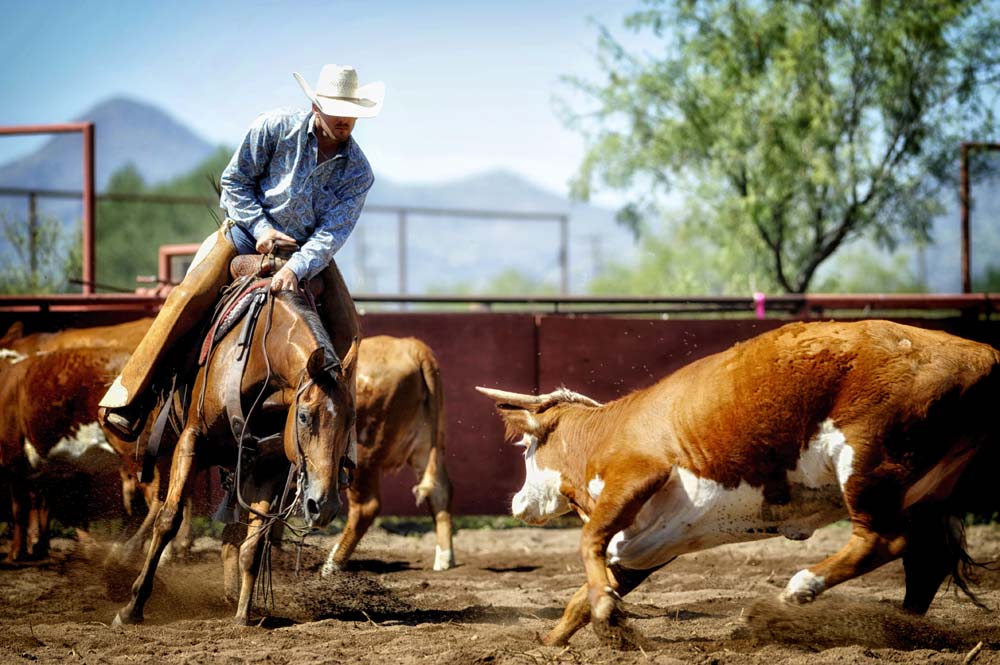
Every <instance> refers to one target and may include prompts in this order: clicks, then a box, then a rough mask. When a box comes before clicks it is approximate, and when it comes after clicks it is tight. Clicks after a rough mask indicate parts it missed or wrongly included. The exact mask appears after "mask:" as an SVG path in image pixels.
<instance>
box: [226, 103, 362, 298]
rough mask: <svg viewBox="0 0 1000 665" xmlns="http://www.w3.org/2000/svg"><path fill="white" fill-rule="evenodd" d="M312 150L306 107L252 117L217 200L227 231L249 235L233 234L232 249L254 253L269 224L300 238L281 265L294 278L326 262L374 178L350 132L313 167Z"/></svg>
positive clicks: (342, 239)
mask: <svg viewBox="0 0 1000 665" xmlns="http://www.w3.org/2000/svg"><path fill="white" fill-rule="evenodd" d="M317 149H318V140H317V138H316V134H315V132H314V131H313V115H312V113H311V112H306V111H297V110H277V111H269V112H267V113H264V114H262V115H261V116H259V117H258V118H257V119H256V120H255V121H254V123H253V125H252V126H251V127H250V131H248V132H247V135H246V138H244V139H243V144H242V145H240V147H239V149H238V150H237V151H236V153H235V154H234V155H233V158H232V160H230V162H229V166H227V167H226V169H225V171H223V172H222V182H221V184H222V198H221V202H220V205H221V206H222V208H223V209H224V210H225V211H226V215H227V216H228V217H229V219H231V220H232V221H233V222H235V223H236V226H237V228H236V229H234V231H239V230H242V231H244V232H246V234H249V235H250V236H253V239H254V241H253V242H250V238H247V237H243V238H239V236H245V235H246V234H244V233H234V234H233V239H234V241H236V245H237V249H238V250H239V251H240V253H252V252H254V251H255V250H254V245H255V244H256V239H258V238H260V236H261V234H263V233H264V232H265V231H266V230H267V229H270V228H274V229H277V230H279V231H282V232H283V233H287V234H288V235H290V236H291V237H293V238H295V240H296V241H298V243H299V250H298V251H297V252H295V254H293V255H292V257H291V258H290V259H289V260H288V264H287V265H288V267H289V268H290V269H291V270H292V271H293V272H294V273H295V275H296V276H297V277H298V278H299V279H308V278H310V277H313V276H314V275H316V274H318V273H319V272H320V271H322V270H323V269H324V268H325V267H326V266H327V265H329V263H330V261H331V260H332V259H333V255H334V254H336V253H337V250H339V249H340V248H341V247H342V246H343V245H344V243H345V242H346V241H347V237H348V236H349V235H351V231H353V230H354V225H355V224H356V223H357V221H358V216H359V215H360V214H361V208H362V206H364V203H365V197H366V196H367V195H368V190H369V189H371V186H372V183H373V182H374V181H375V177H374V175H373V174H372V170H371V166H369V164H368V160H367V159H366V158H365V156H364V153H362V152H361V148H360V147H359V146H358V144H357V142H356V141H355V140H354V138H353V137H351V138H350V139H348V142H347V145H346V146H345V147H344V149H343V150H341V152H340V153H339V154H337V155H336V156H334V157H332V158H330V159H328V160H326V161H325V162H323V163H322V164H320V165H319V166H317V165H316V157H317ZM241 241H242V242H241ZM247 247H249V249H247Z"/></svg>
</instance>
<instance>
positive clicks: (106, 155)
mask: <svg viewBox="0 0 1000 665" xmlns="http://www.w3.org/2000/svg"><path fill="white" fill-rule="evenodd" d="M74 121H78V122H82V121H90V122H93V123H94V126H95V130H94V140H95V144H96V147H95V155H94V159H95V162H96V164H95V167H96V169H95V174H94V178H95V180H96V183H97V188H98V189H99V190H100V189H103V188H104V187H105V185H107V182H108V179H109V178H110V177H111V174H112V173H114V172H115V171H117V170H118V169H120V168H122V167H123V166H125V165H126V164H128V163H129V162H131V163H132V164H134V165H135V166H136V168H138V170H139V172H140V173H141V174H142V175H143V178H145V179H146V181H147V182H149V183H155V182H161V181H163V180H167V179H169V178H173V177H175V176H177V175H180V174H182V173H186V172H187V171H190V170H191V169H192V168H194V167H195V166H197V165H198V164H199V163H200V162H202V161H203V160H204V159H205V158H207V157H208V156H209V155H210V154H211V153H212V151H213V150H214V149H215V146H213V145H212V144H210V143H208V142H207V141H205V140H204V139H202V138H201V137H199V136H198V135H197V134H195V133H194V132H192V131H191V130H189V129H188V128H186V127H184V126H183V125H182V124H180V123H179V122H177V121H176V120H174V119H173V118H172V117H170V115H168V114H167V113H165V112H164V111H162V110H160V109H159V108H157V107H155V106H152V105H150V104H146V103H144V102H140V101H136V100H134V99H128V98H124V97H115V98H112V99H109V100H107V101H104V102H101V103H100V104H98V105H97V106H95V107H93V108H92V109H90V110H88V111H85V112H84V113H82V114H80V116H79V117H77V118H74ZM82 147H83V144H82V139H81V137H80V135H79V134H57V135H54V136H53V137H52V138H51V139H49V140H48V141H46V142H45V143H44V144H42V146H41V147H40V148H38V150H36V151H35V152H33V153H31V154H29V155H26V156H24V157H21V158H19V159H15V160H13V161H11V162H8V163H7V164H3V165H0V187H2V186H6V187H33V188H38V189H73V190H78V189H79V188H80V183H81V181H82V180H83V170H82V169H83V162H82V155H83V153H82Z"/></svg>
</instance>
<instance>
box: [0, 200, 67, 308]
mask: <svg viewBox="0 0 1000 665" xmlns="http://www.w3.org/2000/svg"><path fill="white" fill-rule="evenodd" d="M66 235H67V234H66V232H65V231H64V230H63V229H62V226H61V225H60V223H59V220H58V219H56V218H55V217H51V216H48V215H41V216H39V218H38V219H37V221H36V224H35V228H34V230H33V231H32V230H31V229H30V228H29V225H28V221H27V220H26V219H18V218H15V217H12V216H9V215H7V214H5V213H2V212H0V237H2V238H3V240H4V241H5V242H6V244H7V245H8V246H9V247H10V254H9V256H8V257H7V260H5V261H4V263H3V266H2V268H0V293H3V294H16V293H59V292H64V291H66V289H67V286H68V284H67V281H68V279H69V278H74V277H75V278H79V276H80V273H81V261H80V249H79V247H80V238H79V235H78V236H77V238H76V244H75V245H73V244H71V240H70V239H69V238H67V237H66Z"/></svg>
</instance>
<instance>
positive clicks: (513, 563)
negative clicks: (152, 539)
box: [0, 525, 1000, 665]
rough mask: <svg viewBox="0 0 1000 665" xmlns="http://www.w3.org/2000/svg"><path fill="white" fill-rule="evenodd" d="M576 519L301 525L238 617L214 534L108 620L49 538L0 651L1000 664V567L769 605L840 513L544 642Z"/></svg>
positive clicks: (22, 587)
mask: <svg viewBox="0 0 1000 665" xmlns="http://www.w3.org/2000/svg"><path fill="white" fill-rule="evenodd" d="M578 533H579V532H578V530H576V529H530V528H519V529H509V530H495V531H490V530H462V531H459V532H458V533H457V534H456V537H455V551H456V558H457V560H458V566H457V567H456V568H454V569H452V570H450V571H445V572H438V573H435V572H432V571H431V569H430V568H431V563H432V561H433V551H434V545H433V536H432V534H430V533H425V534H419V535H415V536H414V535H397V534H394V533H390V532H389V531H386V530H384V529H382V528H379V527H376V528H374V529H373V530H372V532H371V533H369V535H368V536H366V538H365V539H364V540H363V541H362V543H361V546H360V548H359V550H358V552H357V553H356V555H355V558H354V561H353V568H352V569H351V570H349V571H347V572H344V573H339V574H337V575H336V576H334V577H332V578H328V579H321V578H320V577H319V572H318V571H319V567H320V565H321V564H322V562H323V560H324V558H325V554H326V552H327V550H328V548H329V547H330V546H331V545H332V544H333V542H335V537H333V536H322V537H319V536H317V537H310V538H309V539H307V540H306V543H305V545H304V547H303V548H302V549H301V551H299V550H297V548H296V547H295V546H292V545H286V546H285V548H284V550H283V551H280V552H279V551H276V552H274V553H273V557H272V558H273V562H274V565H273V579H272V582H273V589H274V595H273V602H274V606H273V609H272V610H271V611H270V616H269V617H267V618H265V619H263V620H261V621H260V622H255V623H259V625H255V626H253V627H250V628H244V627H237V626H234V625H233V624H232V623H231V621H230V616H231V615H232V609H231V608H229V607H228V606H227V605H226V603H225V602H224V601H223V600H222V570H221V565H220V564H219V558H218V556H219V542H218V541H217V540H214V539H211V538H201V539H199V540H198V541H197V542H196V546H195V552H194V554H193V556H192V558H191V559H190V560H189V561H187V562H176V563H171V564H166V565H164V566H162V567H161V570H160V573H159V576H158V582H157V586H156V589H155V591H154V595H153V598H152V600H151V601H150V603H149V605H148V606H147V609H146V623H145V624H143V625H141V626H126V627H123V628H113V627H111V621H112V619H113V617H114V616H115V612H116V611H117V609H118V608H119V607H120V606H121V605H122V603H120V602H113V601H111V600H109V599H108V598H107V597H106V594H105V587H104V581H103V579H102V574H101V569H100V566H99V565H97V564H96V563H94V562H92V561H91V560H90V559H88V557H87V556H85V555H84V552H83V548H81V547H79V546H78V545H77V543H75V542H74V541H71V540H56V542H55V549H54V554H53V557H52V559H51V560H49V561H46V562H42V563H37V564H33V565H27V566H23V567H19V568H16V569H15V568H9V567H4V568H2V569H0V662H3V663H16V662H29V661H34V662H44V663H48V662H53V663H55V662H59V663H63V662H66V663H73V662H82V663H133V662H156V663H243V662H251V663H297V664H298V663H313V662H335V663H378V664H379V665H383V664H387V663H404V664H407V665H409V664H416V663H434V664H435V665H448V664H451V663H454V664H456V665H457V664H459V663H525V664H530V663H647V662H653V663H682V662H683V663H767V664H768V665H771V664H774V663H793V664H796V665H817V664H819V663H869V662H871V663H874V662H880V663H883V662H891V663H963V662H972V663H976V664H977V665H978V664H985V663H1000V621H998V613H997V610H998V609H1000V571H987V572H983V573H981V574H980V577H979V584H978V585H977V587H976V589H977V590H978V592H979V594H980V598H981V600H982V601H983V602H984V603H985V604H986V605H987V606H988V607H989V608H990V609H989V610H983V609H979V608H977V607H976V606H975V605H974V604H973V603H972V602H970V601H969V600H968V599H966V598H965V597H964V596H961V595H956V592H955V589H954V586H952V587H951V588H949V589H942V591H940V592H939V594H938V597H937V598H936V600H935V601H934V604H933V605H932V606H931V610H930V612H929V614H928V615H927V617H925V618H914V617H912V616H908V615H905V614H903V613H902V612H900V611H899V609H898V608H899V605H900V602H901V600H902V595H903V573H902V567H901V565H900V564H899V563H898V562H897V563H895V564H891V565H888V566H885V567H883V568H882V569H879V570H877V571H875V572H873V573H870V574H869V575H867V576H864V577H862V578H861V579H859V580H855V581H852V582H850V583H848V584H845V585H842V586H840V587H837V588H835V589H834V590H832V591H830V592H828V593H827V594H825V595H824V596H822V597H821V598H820V599H819V600H818V601H817V602H816V603H814V604H812V605H809V606H804V607H791V606H786V605H783V604H781V603H779V602H776V597H777V594H778V592H779V591H780V589H781V588H782V587H783V586H784V584H785V582H786V581H787V580H788V578H789V577H790V576H791V575H792V574H794V573H795V572H796V571H797V570H798V569H799V568H801V567H803V566H804V565H807V564H809V563H812V562H815V561H818V560H819V559H821V558H822V557H823V556H825V555H827V554H829V553H832V552H833V551H835V550H837V549H838V548H839V547H840V546H841V545H842V544H843V543H844V542H845V541H846V538H847V530H846V527H844V526H841V525H835V526H832V527H828V528H826V529H823V530H821V531H819V532H817V533H816V535H814V536H813V537H812V538H811V539H810V540H808V541H805V542H801V543H796V542H791V541H787V540H784V539H781V538H776V539H771V540H766V541H759V542H757V543H745V544H740V545H732V546H727V547H721V548H717V549H714V550H711V551H707V552H701V553H698V554H692V555H687V556H684V557H681V558H680V559H678V560H676V561H674V562H673V563H671V564H670V565H669V566H667V567H666V568H664V569H663V570H662V571H660V572H659V573H657V574H655V575H654V576H653V577H652V578H650V579H649V580H648V581H647V582H645V583H644V584H643V585H641V586H640V587H639V588H638V589H637V590H636V591H634V592H633V593H632V594H630V595H629V596H627V597H626V604H625V607H626V610H627V612H628V614H629V616H630V617H631V619H630V620H631V623H632V625H633V627H635V628H637V629H638V630H639V631H641V632H642V634H643V635H644V636H645V638H646V641H647V642H648V644H647V646H646V647H645V648H644V649H643V650H640V651H631V652H620V651H616V650H614V649H612V648H610V647H607V646H604V645H602V644H601V643H600V642H599V641H598V639H597V637H596V636H595V634H594V632H593V631H592V630H591V629H590V628H589V627H587V628H584V629H583V630H581V631H580V632H579V633H578V634H577V635H576V636H575V637H574V638H573V639H572V640H571V642H570V645H569V646H568V647H558V648H557V647H543V646H541V645H540V644H539V642H538V635H539V634H544V633H545V632H546V631H547V630H548V629H550V628H551V627H552V626H553V624H554V623H555V621H556V620H557V619H558V617H559V616H560V614H561V612H562V610H563V607H564V605H565V603H566V601H567V600H568V599H569V597H570V595H571V594H572V592H573V591H574V590H575V589H576V588H577V587H578V586H579V585H580V584H582V582H583V570H582V566H581V564H580V560H579V556H578V554H577V550H576V544H577V537H578ZM969 541H970V550H971V553H972V554H973V556H974V557H977V558H979V559H987V558H993V559H997V558H1000V527H998V526H993V527H973V528H971V529H970V532H969ZM297 561H298V564H299V569H300V570H299V573H298V574H296V573H295V567H296V562H297ZM980 643H982V644H981V646H979V647H978V651H976V648H977V645H979V644H980Z"/></svg>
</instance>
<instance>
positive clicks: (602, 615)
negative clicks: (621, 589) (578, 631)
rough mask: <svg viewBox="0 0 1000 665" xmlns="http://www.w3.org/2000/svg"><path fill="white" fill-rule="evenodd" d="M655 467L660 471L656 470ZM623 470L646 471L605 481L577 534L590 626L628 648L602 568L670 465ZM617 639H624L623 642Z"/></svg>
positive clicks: (639, 464) (643, 463)
mask: <svg viewBox="0 0 1000 665" xmlns="http://www.w3.org/2000/svg"><path fill="white" fill-rule="evenodd" d="M658 466H659V467H661V468H659V469H657V467H658ZM625 468H632V469H642V468H645V469H647V470H648V471H647V473H646V474H645V475H644V476H642V477H639V478H631V479H624V478H615V477H609V478H607V479H605V484H604V488H603V490H602V491H601V493H600V495H599V496H598V497H597V502H596V504H595V506H594V509H593V510H592V511H591V513H590V521H589V522H587V523H586V524H585V525H584V526H583V529H582V531H581V532H580V555H581V557H582V558H583V568H584V570H585V571H586V573H587V598H588V601H589V603H590V621H591V624H592V625H593V626H594V631H595V632H596V633H597V634H598V635H599V636H601V638H602V640H604V641H606V642H609V643H613V644H614V645H615V646H619V647H628V646H630V645H629V643H628V642H629V641H630V638H628V637H627V636H626V634H625V632H624V631H625V630H626V629H625V618H624V616H623V615H622V613H621V610H620V609H619V607H618V594H617V592H615V591H614V589H613V587H612V586H611V579H610V577H609V575H608V569H607V567H606V565H605V557H606V554H607V550H608V543H609V542H611V538H612V537H614V535H615V534H616V533H618V532H619V531H622V530H624V529H626V528H627V527H628V526H629V525H630V524H632V522H633V521H634V520H635V517H636V515H637V514H638V513H639V510H640V509H641V508H642V506H643V505H644V504H645V503H646V501H647V500H649V498H650V497H651V496H653V494H655V493H656V492H657V490H659V489H660V488H661V487H662V486H663V484H664V483H665V482H667V480H668V479H669V478H670V469H671V467H670V466H669V465H662V464H659V463H658V460H651V459H648V458H643V459H640V460H636V461H635V463H633V464H628V465H626V467H625ZM620 638H625V641H624V643H623V642H622V640H621V639H620Z"/></svg>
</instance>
